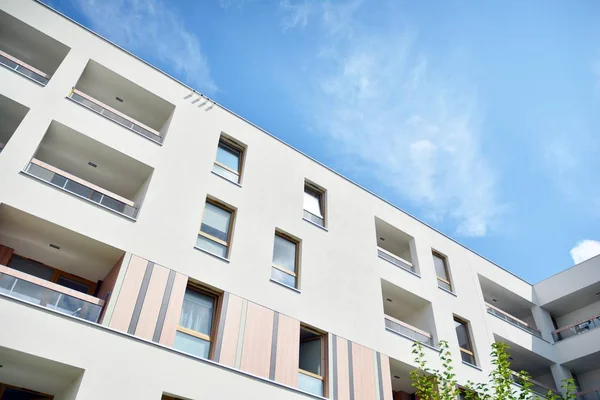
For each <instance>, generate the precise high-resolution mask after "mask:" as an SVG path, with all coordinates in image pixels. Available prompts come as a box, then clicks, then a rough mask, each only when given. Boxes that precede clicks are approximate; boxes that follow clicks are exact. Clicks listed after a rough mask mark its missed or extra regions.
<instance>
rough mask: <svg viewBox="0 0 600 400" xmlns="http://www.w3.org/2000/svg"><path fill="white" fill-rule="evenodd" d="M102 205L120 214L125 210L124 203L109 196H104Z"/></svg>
mask: <svg viewBox="0 0 600 400" xmlns="http://www.w3.org/2000/svg"><path fill="white" fill-rule="evenodd" d="M100 204H102V205H104V206H106V207H108V208H110V209H111V210H115V211H118V212H123V209H124V208H125V204H124V203H121V202H120V201H118V200H115V199H113V198H112V197H108V196H104V197H103V198H102V202H101V203H100Z"/></svg>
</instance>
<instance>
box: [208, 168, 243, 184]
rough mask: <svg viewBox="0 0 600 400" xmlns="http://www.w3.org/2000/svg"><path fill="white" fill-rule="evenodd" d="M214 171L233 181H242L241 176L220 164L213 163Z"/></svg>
mask: <svg viewBox="0 0 600 400" xmlns="http://www.w3.org/2000/svg"><path fill="white" fill-rule="evenodd" d="M213 171H214V172H215V173H217V174H219V175H221V176H222V177H223V178H225V179H228V180H230V181H232V182H235V183H240V177H239V176H237V175H236V174H234V173H233V172H231V171H230V170H228V169H225V168H223V167H221V166H220V165H217V164H213Z"/></svg>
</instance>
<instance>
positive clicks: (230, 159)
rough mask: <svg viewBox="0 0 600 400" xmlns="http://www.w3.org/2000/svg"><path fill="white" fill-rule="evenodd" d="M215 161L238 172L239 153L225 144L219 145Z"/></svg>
mask: <svg viewBox="0 0 600 400" xmlns="http://www.w3.org/2000/svg"><path fill="white" fill-rule="evenodd" d="M217 161H218V162H220V163H221V164H223V165H226V166H228V167H229V168H231V169H232V170H234V171H237V172H238V173H239V172H240V152H239V151H237V150H235V149H233V148H231V147H229V146H227V145H226V144H223V143H219V147H218V148H217Z"/></svg>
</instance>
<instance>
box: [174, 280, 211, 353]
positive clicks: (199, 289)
mask: <svg viewBox="0 0 600 400" xmlns="http://www.w3.org/2000/svg"><path fill="white" fill-rule="evenodd" d="M185 289H186V291H187V290H188V289H190V290H193V291H195V292H198V293H200V294H203V295H205V296H209V297H211V298H212V299H213V301H214V302H213V313H212V316H211V322H212V324H211V328H210V335H206V334H204V333H201V332H197V331H195V330H193V329H189V328H186V327H184V326H181V325H179V323H180V322H181V316H180V317H179V321H177V328H175V330H176V331H178V332H181V333H184V334H186V335H190V336H193V337H196V338H198V339H202V340H206V341H207V342H208V343H209V350H208V359H209V360H212V359H213V356H214V350H215V349H214V346H213V343H214V339H215V338H216V337H217V333H218V326H219V315H220V314H221V306H222V303H223V293H220V292H218V291H216V290H213V289H210V288H207V287H205V286H202V285H199V284H196V283H193V282H188V285H187V286H186V288H185ZM184 298H185V295H184ZM182 308H183V304H182Z"/></svg>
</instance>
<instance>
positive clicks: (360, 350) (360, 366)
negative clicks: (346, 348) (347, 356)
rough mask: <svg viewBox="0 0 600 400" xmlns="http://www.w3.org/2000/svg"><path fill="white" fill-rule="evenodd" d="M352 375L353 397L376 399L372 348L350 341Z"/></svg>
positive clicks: (365, 399) (362, 399)
mask: <svg viewBox="0 0 600 400" xmlns="http://www.w3.org/2000/svg"><path fill="white" fill-rule="evenodd" d="M352 371H353V373H352V377H353V378H354V382H353V385H354V398H355V399H361V400H377V391H379V388H378V387H377V384H376V380H375V372H376V371H375V367H374V365H373V350H371V349H369V348H366V347H364V346H361V345H359V344H356V343H352Z"/></svg>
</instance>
